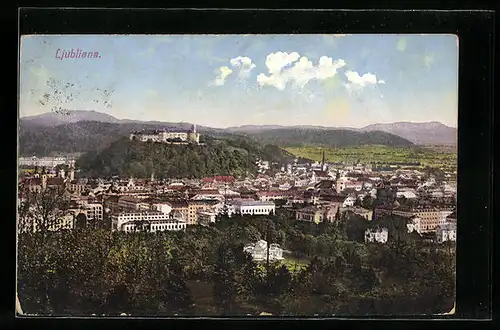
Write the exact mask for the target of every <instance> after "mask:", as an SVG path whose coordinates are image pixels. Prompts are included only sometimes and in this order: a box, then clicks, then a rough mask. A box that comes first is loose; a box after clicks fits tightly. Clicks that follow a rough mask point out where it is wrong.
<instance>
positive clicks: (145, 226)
mask: <svg viewBox="0 0 500 330" xmlns="http://www.w3.org/2000/svg"><path fill="white" fill-rule="evenodd" d="M185 228H186V221H185V219H184V218H183V217H182V215H181V214H178V213H176V214H165V213H162V212H139V213H119V214H113V215H112V216H111V230H112V231H125V232H134V231H150V232H155V231H164V230H182V229H185Z"/></svg>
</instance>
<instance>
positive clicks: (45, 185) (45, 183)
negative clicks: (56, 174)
mask: <svg viewBox="0 0 500 330" xmlns="http://www.w3.org/2000/svg"><path fill="white" fill-rule="evenodd" d="M46 188H47V171H46V170H45V168H44V169H43V170H42V189H43V190H45V189H46Z"/></svg>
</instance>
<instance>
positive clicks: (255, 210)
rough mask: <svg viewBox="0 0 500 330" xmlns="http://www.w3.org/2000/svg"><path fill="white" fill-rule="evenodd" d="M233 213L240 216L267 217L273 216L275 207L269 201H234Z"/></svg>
mask: <svg viewBox="0 0 500 330" xmlns="http://www.w3.org/2000/svg"><path fill="white" fill-rule="evenodd" d="M233 205H234V211H235V213H239V214H241V215H269V214H274V212H275V211H276V205H275V204H274V202H271V201H267V202H264V201H254V200H244V199H242V200H236V201H233Z"/></svg>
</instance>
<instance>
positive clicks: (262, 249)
mask: <svg viewBox="0 0 500 330" xmlns="http://www.w3.org/2000/svg"><path fill="white" fill-rule="evenodd" d="M243 251H245V252H247V253H249V254H250V255H251V256H252V258H253V259H254V260H256V261H263V260H267V242H266V241H264V240H260V241H258V242H257V243H250V244H247V245H245V247H243ZM269 260H271V261H274V260H283V249H282V248H281V247H280V246H279V245H278V244H274V243H273V244H271V245H270V246H269Z"/></svg>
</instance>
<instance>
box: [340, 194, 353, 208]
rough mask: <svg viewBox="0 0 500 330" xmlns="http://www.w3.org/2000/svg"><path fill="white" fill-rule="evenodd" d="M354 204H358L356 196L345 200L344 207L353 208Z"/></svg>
mask: <svg viewBox="0 0 500 330" xmlns="http://www.w3.org/2000/svg"><path fill="white" fill-rule="evenodd" d="M354 203H356V197H354V196H349V197H347V198H346V199H345V200H344V203H343V204H342V206H343V207H353V206H354Z"/></svg>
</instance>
